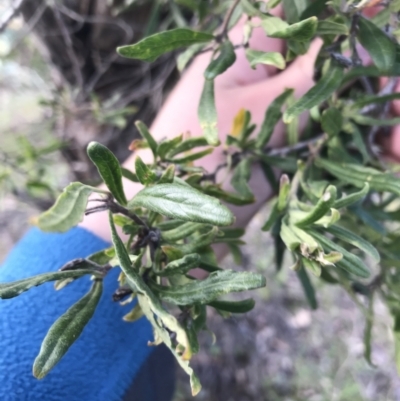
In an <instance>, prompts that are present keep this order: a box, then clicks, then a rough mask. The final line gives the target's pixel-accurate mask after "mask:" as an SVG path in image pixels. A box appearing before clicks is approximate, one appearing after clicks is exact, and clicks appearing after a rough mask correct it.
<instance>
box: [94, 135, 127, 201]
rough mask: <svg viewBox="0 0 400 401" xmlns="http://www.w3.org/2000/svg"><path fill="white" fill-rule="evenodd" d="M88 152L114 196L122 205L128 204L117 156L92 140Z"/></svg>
mask: <svg viewBox="0 0 400 401" xmlns="http://www.w3.org/2000/svg"><path fill="white" fill-rule="evenodd" d="M87 153H88V156H89V158H90V160H91V161H92V162H93V163H94V164H95V166H96V167H97V170H98V171H99V174H100V176H101V178H102V179H103V181H104V183H105V184H106V185H107V188H108V189H109V190H110V192H111V193H112V195H113V196H114V198H115V199H116V200H117V202H118V203H120V204H121V205H126V197H125V193H124V188H123V186H122V171H121V166H120V164H119V161H118V160H117V158H116V157H115V156H114V155H113V153H112V152H111V151H110V150H109V149H107V148H106V147H105V146H103V145H102V144H100V143H98V142H90V143H89V145H88V147H87Z"/></svg>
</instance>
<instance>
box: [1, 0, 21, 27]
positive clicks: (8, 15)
mask: <svg viewBox="0 0 400 401" xmlns="http://www.w3.org/2000/svg"><path fill="white" fill-rule="evenodd" d="M24 2H25V0H16V1H15V2H14V3H13V4H11V8H10V9H8V10H7V11H6V12H5V13H4V14H3V18H2V19H1V20H0V33H2V32H3V31H4V30H5V29H6V28H7V26H8V24H9V23H10V21H11V20H12V19H13V18H14V17H15V16H16V15H17V14H18V13H19V10H20V8H21V6H22V5H23V4H24Z"/></svg>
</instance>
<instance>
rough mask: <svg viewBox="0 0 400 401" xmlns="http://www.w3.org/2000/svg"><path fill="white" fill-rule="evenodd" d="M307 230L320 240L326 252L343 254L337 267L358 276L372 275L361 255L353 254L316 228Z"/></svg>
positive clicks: (366, 276)
mask: <svg viewBox="0 0 400 401" xmlns="http://www.w3.org/2000/svg"><path fill="white" fill-rule="evenodd" d="M307 232H308V233H309V234H310V235H312V236H313V237H314V238H315V239H316V240H317V241H318V242H319V244H320V245H321V246H322V248H323V249H324V251H325V252H339V253H341V254H342V255H343V259H342V260H340V261H339V262H337V263H336V266H337V267H340V268H341V269H344V270H346V271H348V272H349V273H351V274H354V275H355V276H358V277H364V278H368V277H369V276H370V272H369V269H368V268H367V266H365V264H364V263H363V261H362V260H361V259H360V258H359V257H357V256H355V255H353V254H351V253H350V252H348V251H347V250H346V249H344V248H342V247H341V246H339V245H337V244H335V243H334V242H333V241H331V240H330V239H329V238H327V237H325V236H324V235H323V234H320V233H319V232H317V231H315V230H310V229H308V230H307Z"/></svg>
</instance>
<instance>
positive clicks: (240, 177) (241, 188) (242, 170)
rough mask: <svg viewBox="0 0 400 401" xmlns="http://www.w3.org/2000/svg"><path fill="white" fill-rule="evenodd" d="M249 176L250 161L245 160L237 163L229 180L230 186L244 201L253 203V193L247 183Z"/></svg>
mask: <svg viewBox="0 0 400 401" xmlns="http://www.w3.org/2000/svg"><path fill="white" fill-rule="evenodd" d="M250 176H251V160H250V159H248V158H246V159H243V160H241V161H240V162H239V164H238V165H237V166H236V167H235V169H234V171H233V175H232V179H231V185H232V187H233V188H235V190H236V191H237V192H238V193H239V195H240V196H241V197H243V198H244V199H249V200H250V199H251V200H252V201H253V202H254V201H255V198H254V195H253V192H252V191H251V189H250V187H249V185H248V182H249V180H250Z"/></svg>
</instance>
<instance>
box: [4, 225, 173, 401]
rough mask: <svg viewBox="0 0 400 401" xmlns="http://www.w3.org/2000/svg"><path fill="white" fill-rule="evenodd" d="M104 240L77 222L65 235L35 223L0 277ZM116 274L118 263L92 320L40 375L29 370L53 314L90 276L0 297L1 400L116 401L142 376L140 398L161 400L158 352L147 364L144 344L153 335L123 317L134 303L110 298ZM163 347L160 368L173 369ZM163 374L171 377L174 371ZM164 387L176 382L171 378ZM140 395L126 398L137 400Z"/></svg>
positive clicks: (44, 266) (82, 252) (50, 263)
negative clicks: (64, 284) (156, 366)
mask: <svg viewBox="0 0 400 401" xmlns="http://www.w3.org/2000/svg"><path fill="white" fill-rule="evenodd" d="M107 246H108V244H107V243H106V242H104V241H103V240H101V239H99V238H97V237H96V236H94V235H93V234H91V233H89V232H87V231H86V230H84V229H82V228H74V229H72V230H70V231H69V232H67V233H65V234H46V233H42V232H41V231H39V230H38V229H32V230H30V231H29V232H28V234H27V235H25V237H24V238H23V239H22V240H21V241H20V242H19V243H18V244H17V245H16V246H15V248H14V249H13V250H12V252H11V253H10V255H9V256H8V258H7V260H6V261H5V263H4V266H3V267H2V268H0V282H9V281H14V280H20V279H22V278H27V277H30V276H34V275H36V274H40V273H46V272H49V271H56V270H58V269H59V268H60V267H61V266H62V265H63V264H64V263H66V262H68V261H70V260H71V259H75V258H80V257H85V256H88V255H90V254H91V253H94V252H96V251H99V250H101V249H103V248H105V247H107ZM117 277H118V269H113V270H112V271H111V272H110V273H109V274H108V275H107V277H106V278H105V280H104V291H103V295H102V298H101V300H100V303H99V305H98V307H97V309H96V312H95V314H94V316H93V318H92V319H91V320H90V322H89V323H88V325H87V326H86V327H85V328H84V330H83V332H82V334H81V336H80V337H79V338H78V340H77V341H76V342H75V343H74V344H73V345H72V346H71V348H70V349H69V350H68V352H67V354H66V355H65V356H64V357H63V359H62V360H61V361H60V362H59V363H58V364H57V365H56V366H55V368H54V369H53V370H52V371H51V372H50V373H49V374H48V375H47V376H46V377H45V378H44V379H42V380H37V379H35V378H34V377H33V375H32V365H33V361H34V360H35V357H36V356H37V354H38V352H39V349H40V345H41V342H42V340H43V339H44V337H45V335H46V333H47V331H48V330H49V328H50V327H51V325H52V324H53V323H54V322H55V321H56V320H57V318H58V317H59V316H61V315H62V314H63V313H64V312H65V311H66V310H67V309H68V308H69V307H70V306H72V305H73V304H74V303H75V302H76V301H78V300H79V299H80V298H81V297H82V296H83V295H84V294H86V293H87V291H88V290H89V288H90V285H91V283H90V280H89V278H88V277H84V278H81V279H78V280H76V281H74V282H73V283H71V284H69V285H68V286H67V287H65V288H64V289H62V290H60V291H55V290H54V287H53V283H52V282H50V283H46V284H43V285H41V286H40V287H35V288H32V289H30V290H29V291H27V292H25V293H23V294H21V295H20V296H18V297H16V298H12V299H9V300H0V400H1V401H31V400H32V401H39V400H40V401H103V400H104V401H121V400H123V399H124V396H125V395H126V394H132V387H131V384H132V381H133V379H134V378H135V377H139V378H140V383H139V384H138V385H136V387H137V388H138V389H139V392H140V393H141V396H140V400H143V401H144V400H145V401H155V400H156V399H158V396H156V391H155V390H154V388H155V387H156V386H157V380H158V379H159V378H158V377H157V376H159V375H156V377H154V372H155V369H154V367H153V368H152V367H151V366H149V362H150V361H151V360H152V359H155V358H150V359H149V361H148V362H147V363H146V360H147V358H148V357H149V355H150V354H151V353H152V351H153V350H154V349H155V348H154V347H149V346H147V342H148V341H149V340H152V339H153V334H152V330H151V326H150V324H149V323H148V321H147V320H146V319H145V318H142V319H140V320H138V321H137V322H135V323H126V322H124V321H123V320H122V316H123V315H125V314H126V313H127V312H129V310H130V309H131V308H132V307H133V304H132V303H131V304H129V305H127V306H123V307H122V306H120V305H119V304H118V303H115V302H113V301H112V294H113V292H114V291H115V290H116V288H117V286H118V284H117ZM157 348H158V347H157ZM161 351H163V350H161ZM164 351H165V350H164ZM164 351H163V352H162V354H163V355H164V359H165V365H166V366H165V365H164V362H162V361H161V364H162V365H164V366H163V367H162V369H163V371H173V364H172V361H171V357H170V356H169V355H168V354H166V353H165V352H164ZM158 353H159V351H158ZM157 362H158V363H160V361H159V360H158V358H157ZM151 363H152V364H154V361H153V362H151ZM168 365H169V366H168ZM143 366H145V368H143V369H142V372H140V370H141V367H143ZM139 372H140V374H139ZM138 374H139V375H138ZM161 376H162V375H161ZM165 377H168V380H170V381H171V374H167V375H166V376H165ZM160 380H161V379H160ZM171 386H172V387H171ZM169 387H170V388H173V384H171V383H170V386H169ZM133 392H135V391H133ZM146 394H147V395H146ZM138 396H139V395H138V394H136V396H134V397H133V398H130V399H132V400H135V401H136V400H138V399H139V398H137V397H138ZM170 397H171V394H165V393H164V397H163V398H162V400H163V401H164V400H165V401H167V400H169V399H170Z"/></svg>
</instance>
